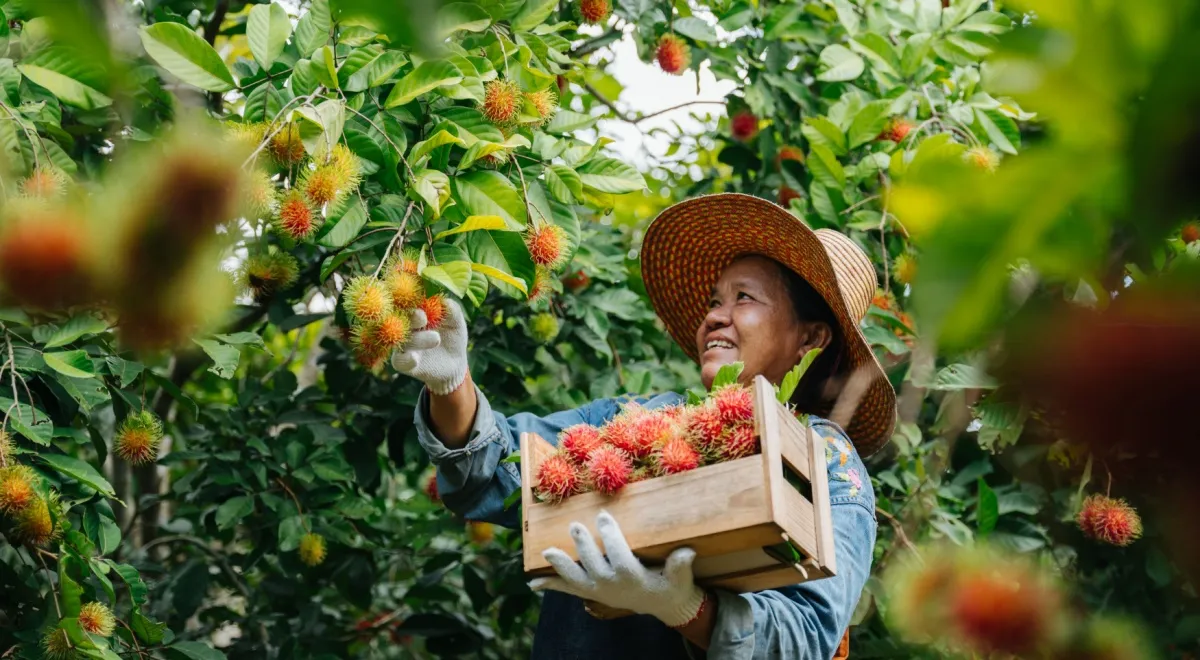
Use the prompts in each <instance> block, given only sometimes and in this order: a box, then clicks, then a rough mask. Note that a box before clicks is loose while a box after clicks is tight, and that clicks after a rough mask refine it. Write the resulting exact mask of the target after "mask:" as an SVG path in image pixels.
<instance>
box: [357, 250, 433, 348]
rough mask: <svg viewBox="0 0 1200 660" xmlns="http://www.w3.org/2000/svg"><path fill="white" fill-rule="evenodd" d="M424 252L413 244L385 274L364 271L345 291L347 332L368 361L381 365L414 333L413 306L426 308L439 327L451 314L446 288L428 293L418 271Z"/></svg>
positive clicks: (428, 326)
mask: <svg viewBox="0 0 1200 660" xmlns="http://www.w3.org/2000/svg"><path fill="white" fill-rule="evenodd" d="M419 260H420V255H419V254H417V253H416V252H415V251H413V250H407V251H405V252H404V253H402V254H400V255H397V256H395V257H393V258H391V259H389V260H388V262H387V263H386V264H384V266H383V269H382V271H381V272H380V277H375V276H373V275H360V276H358V277H355V278H352V279H351V280H350V281H349V282H348V283H347V284H346V288H345V289H344V290H343V291H342V308H343V309H344V310H345V312H346V317H347V319H348V320H349V322H350V323H349V326H348V327H347V329H346V331H347V336H346V338H347V339H348V340H349V342H350V347H351V349H352V350H353V352H354V357H355V359H356V360H357V361H358V363H359V364H361V365H362V366H364V367H366V368H368V369H371V370H374V369H377V368H379V367H380V366H381V365H382V364H383V362H384V361H385V360H386V359H387V357H388V356H389V355H390V354H391V352H392V351H393V350H395V349H397V348H400V347H402V346H403V345H404V344H405V342H407V341H408V339H409V337H410V336H411V334H412V330H413V328H412V325H411V322H410V321H409V312H411V311H412V310H415V309H419V310H421V311H423V312H425V319H426V323H425V329H426V330H436V329H437V328H438V327H439V326H441V324H442V322H443V321H444V320H445V319H446V299H445V298H444V297H443V295H442V294H440V293H438V294H434V295H431V296H429V295H426V294H425V284H424V283H423V282H422V280H421V276H420V275H419V274H418V272H417V271H418V267H419Z"/></svg>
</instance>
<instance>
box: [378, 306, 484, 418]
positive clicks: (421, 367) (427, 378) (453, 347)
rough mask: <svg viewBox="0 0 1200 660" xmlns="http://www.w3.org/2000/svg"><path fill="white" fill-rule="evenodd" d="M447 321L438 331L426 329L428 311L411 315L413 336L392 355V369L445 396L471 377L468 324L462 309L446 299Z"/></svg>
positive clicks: (416, 311)
mask: <svg viewBox="0 0 1200 660" xmlns="http://www.w3.org/2000/svg"><path fill="white" fill-rule="evenodd" d="M445 305H446V318H445V319H443V320H442V323H441V325H439V326H438V328H437V329H436V330H426V329H425V326H426V325H427V324H428V319H427V318H426V317H425V312H423V311H421V310H419V309H414V310H413V311H412V312H411V314H410V319H411V321H412V328H413V335H412V337H411V338H409V340H408V343H407V344H405V345H404V348H403V349H401V350H397V351H394V352H393V353H392V366H393V367H395V369H396V371H399V372H400V373H402V374H405V375H406V376H412V377H413V378H416V379H417V380H419V381H421V382H423V383H425V386H426V387H428V388H429V391H430V392H433V393H434V394H438V395H442V396H445V395H447V394H449V393H451V392H453V391H454V390H456V389H458V387H459V386H460V385H462V384H463V381H464V380H466V378H467V322H466V319H465V318H464V317H463V311H462V307H460V306H459V305H458V303H457V302H455V301H453V300H451V299H449V298H446V299H445Z"/></svg>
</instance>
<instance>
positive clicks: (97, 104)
mask: <svg viewBox="0 0 1200 660" xmlns="http://www.w3.org/2000/svg"><path fill="white" fill-rule="evenodd" d="M51 64H52V63H51V62H45V61H44V62H43V66H38V65H34V64H18V65H17V69H18V70H20V72H21V73H22V74H23V75H24V76H25V77H26V78H28V79H30V80H32V81H33V82H35V83H37V84H39V85H41V86H42V87H45V88H46V89H48V90H50V93H51V94H54V96H56V97H57V98H58V100H60V101H62V102H63V103H66V104H69V105H73V106H76V107H78V108H82V109H84V110H95V109H96V108H103V107H107V106H110V105H112V99H111V98H109V97H108V96H106V95H104V94H102V93H100V92H99V91H97V90H95V89H93V88H92V87H89V86H87V85H85V84H83V83H82V82H79V81H78V80H76V79H74V78H72V77H71V76H69V75H67V74H64V73H60V72H58V71H56V70H54V69H52V68H48V67H47V65H51Z"/></svg>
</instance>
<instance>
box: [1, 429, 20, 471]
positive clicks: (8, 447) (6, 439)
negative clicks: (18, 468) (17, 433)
mask: <svg viewBox="0 0 1200 660" xmlns="http://www.w3.org/2000/svg"><path fill="white" fill-rule="evenodd" d="M14 449H16V447H15V446H14V445H13V440H12V436H11V435H9V433H8V431H6V430H4V427H3V426H0V465H8V464H9V463H11V462H12V461H13V458H15V452H14V451H13V450H14Z"/></svg>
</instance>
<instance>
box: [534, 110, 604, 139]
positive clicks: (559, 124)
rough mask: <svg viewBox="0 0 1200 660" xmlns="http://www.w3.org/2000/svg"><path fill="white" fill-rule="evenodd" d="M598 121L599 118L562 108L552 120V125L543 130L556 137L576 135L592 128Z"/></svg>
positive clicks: (547, 125)
mask: <svg viewBox="0 0 1200 660" xmlns="http://www.w3.org/2000/svg"><path fill="white" fill-rule="evenodd" d="M597 120H599V117H593V116H592V115H585V114H583V113H581V112H575V111H574V110H564V109H561V108H560V109H559V110H558V112H556V113H554V117H552V118H551V119H550V123H548V124H546V126H545V128H543V129H542V130H543V131H545V132H547V133H552V134H556V135H562V134H564V133H574V132H575V131H579V130H582V129H585V128H591V127H592V124H595V123H596V121H597Z"/></svg>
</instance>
